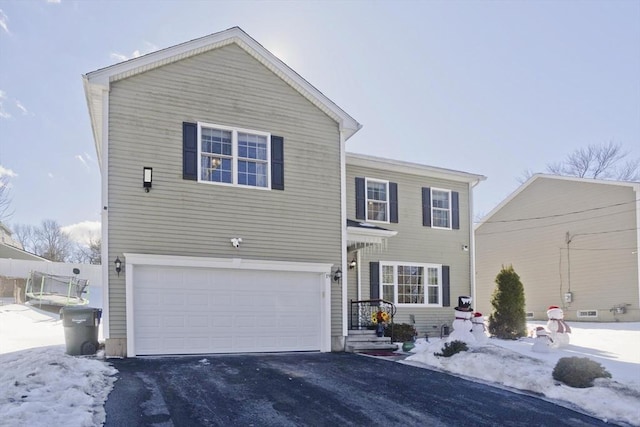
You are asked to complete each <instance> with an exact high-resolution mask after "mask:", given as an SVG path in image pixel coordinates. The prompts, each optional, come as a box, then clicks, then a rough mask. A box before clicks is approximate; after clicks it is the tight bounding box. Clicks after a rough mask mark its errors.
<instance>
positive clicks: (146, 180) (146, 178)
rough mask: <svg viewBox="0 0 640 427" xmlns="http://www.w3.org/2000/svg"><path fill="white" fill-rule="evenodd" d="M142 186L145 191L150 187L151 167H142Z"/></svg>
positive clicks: (151, 179) (151, 178)
mask: <svg viewBox="0 0 640 427" xmlns="http://www.w3.org/2000/svg"><path fill="white" fill-rule="evenodd" d="M142 171H143V172H142V187H143V188H144V191H146V192H147V193H148V192H149V190H150V189H151V181H153V168H148V167H146V166H145V167H144V168H142Z"/></svg>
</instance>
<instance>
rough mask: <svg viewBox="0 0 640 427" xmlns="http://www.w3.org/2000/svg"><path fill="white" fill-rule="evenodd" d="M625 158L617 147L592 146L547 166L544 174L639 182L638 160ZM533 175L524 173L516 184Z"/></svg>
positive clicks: (609, 144) (622, 151)
mask: <svg viewBox="0 0 640 427" xmlns="http://www.w3.org/2000/svg"><path fill="white" fill-rule="evenodd" d="M628 156H629V151H627V150H624V149H623V148H622V145H620V144H615V143H613V142H609V143H608V144H600V145H595V144H592V145H589V146H587V147H583V148H579V149H577V150H575V151H574V152H573V153H571V154H569V155H568V156H567V157H566V158H565V159H564V160H563V161H561V162H553V163H548V164H547V169H546V172H547V173H550V174H552V175H563V176H577V177H579V178H593V179H598V178H599V179H615V180H617V181H640V159H631V160H629V159H627V157H628ZM624 160H626V161H624ZM532 175H533V173H532V172H531V171H530V170H526V171H525V172H524V173H523V176H522V177H521V178H518V181H519V182H520V183H523V182H525V181H526V180H527V179H529V178H531V176H532Z"/></svg>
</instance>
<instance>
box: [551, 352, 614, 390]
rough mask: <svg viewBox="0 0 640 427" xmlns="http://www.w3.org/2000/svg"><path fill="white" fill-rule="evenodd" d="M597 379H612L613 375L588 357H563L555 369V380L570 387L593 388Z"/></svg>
mask: <svg viewBox="0 0 640 427" xmlns="http://www.w3.org/2000/svg"><path fill="white" fill-rule="evenodd" d="M596 378H611V374H610V373H609V372H608V371H607V370H606V369H605V368H603V367H602V365H600V364H599V363H598V362H595V361H593V360H591V359H588V358H586V357H563V358H561V359H560V360H558V363H557V364H556V367H555V368H553V379H554V380H557V381H560V382H563V383H565V384H566V385H568V386H569V387H576V388H587V387H593V380H595V379H596Z"/></svg>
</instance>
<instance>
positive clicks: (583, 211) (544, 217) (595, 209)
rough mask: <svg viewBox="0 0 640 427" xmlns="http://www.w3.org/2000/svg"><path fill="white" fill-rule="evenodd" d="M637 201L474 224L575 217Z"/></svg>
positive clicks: (482, 222)
mask: <svg viewBox="0 0 640 427" xmlns="http://www.w3.org/2000/svg"><path fill="white" fill-rule="evenodd" d="M638 201H640V199H635V200H632V201H630V202H621V203H614V204H612V205H605V206H598V207H595V208H589V209H583V210H578V211H573V212H565V213H561V214H553V215H545V216H534V217H530V218H515V219H503V220H496V221H491V220H490V221H476V224H478V223H479V224H497V223H504V222H522V221H533V220H538V219H548V218H558V217H563V216H567V215H576V214H580V213H585V212H592V211H597V210H602V209H609V208H615V207H617V206H624V205H629V204H631V203H636V202H638ZM634 210H635V209H634Z"/></svg>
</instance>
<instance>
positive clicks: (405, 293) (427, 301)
mask: <svg viewBox="0 0 640 427" xmlns="http://www.w3.org/2000/svg"><path fill="white" fill-rule="evenodd" d="M380 269H381V276H380V277H381V279H382V280H381V283H380V285H381V287H382V289H381V291H382V299H384V300H387V301H392V302H393V303H394V304H397V305H423V306H436V307H441V306H442V266H441V265H438V264H415V263H402V262H397V263H389V262H380Z"/></svg>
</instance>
